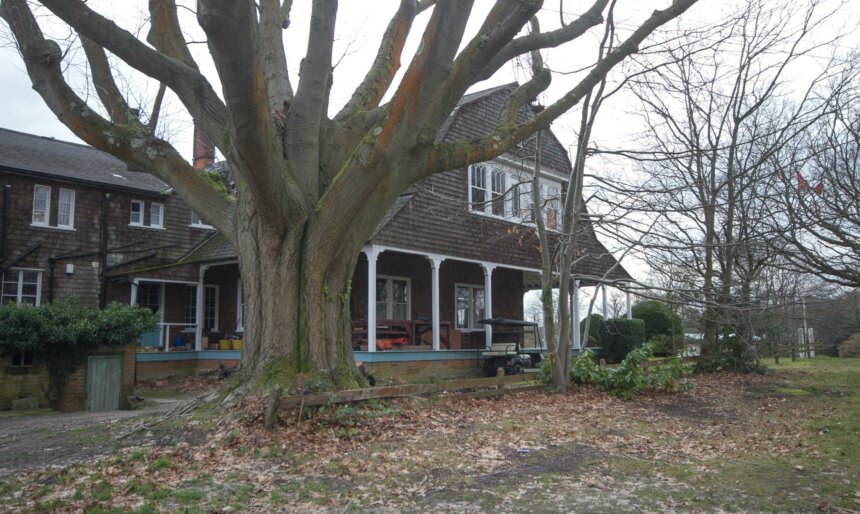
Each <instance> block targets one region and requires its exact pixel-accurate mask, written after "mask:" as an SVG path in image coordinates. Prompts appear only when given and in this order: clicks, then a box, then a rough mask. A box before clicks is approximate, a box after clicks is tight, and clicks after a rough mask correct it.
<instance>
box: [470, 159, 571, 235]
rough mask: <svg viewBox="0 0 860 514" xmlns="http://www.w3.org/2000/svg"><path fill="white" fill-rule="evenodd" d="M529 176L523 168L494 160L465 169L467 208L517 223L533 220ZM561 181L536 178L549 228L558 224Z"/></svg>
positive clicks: (531, 182)
mask: <svg viewBox="0 0 860 514" xmlns="http://www.w3.org/2000/svg"><path fill="white" fill-rule="evenodd" d="M532 188H533V179H532V176H531V173H530V172H529V171H526V170H522V171H517V170H514V169H513V168H512V167H508V166H505V165H503V164H498V163H482V164H475V165H472V166H471V167H470V168H469V210H471V211H472V212H477V213H481V214H487V215H491V216H493V217H497V218H503V219H506V220H510V221H514V222H517V223H533V222H534V210H533V205H534V201H533V199H532ZM560 192H561V183H560V182H558V181H556V180H552V179H549V178H546V177H541V180H540V202H541V212H542V213H543V218H544V220H545V222H546V225H547V227H548V228H550V229H558V227H559V225H560V221H559V216H560V211H561V209H560V205H561V194H560Z"/></svg>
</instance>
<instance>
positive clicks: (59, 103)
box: [0, 0, 232, 233]
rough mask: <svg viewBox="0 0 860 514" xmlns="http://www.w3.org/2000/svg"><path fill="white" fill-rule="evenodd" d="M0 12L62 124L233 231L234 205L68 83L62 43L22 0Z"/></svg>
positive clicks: (160, 144) (171, 152) (12, 0)
mask: <svg viewBox="0 0 860 514" xmlns="http://www.w3.org/2000/svg"><path fill="white" fill-rule="evenodd" d="M0 16H2V17H3V18H4V19H5V20H6V22H7V23H8V24H9V27H10V28H11V30H12V33H13V35H14V37H15V40H16V42H17V44H18V48H19V51H20V52H21V55H22V57H23V59H24V64H25V66H26V67H27V73H28V74H29V76H30V78H31V80H32V81H33V88H34V89H35V90H36V92H38V93H39V95H41V96H42V98H43V100H44V101H45V103H46V104H47V105H48V107H49V108H50V109H51V110H52V111H53V112H54V114H55V115H56V116H57V118H59V120H60V121H61V122H62V123H63V124H65V125H66V126H67V127H69V129H70V130H71V131H72V132H74V133H75V134H76V135H77V136H78V137H80V138H81V139H83V140H84V141H86V142H87V143H89V144H91V145H93V146H94V147H96V148H98V149H100V150H103V151H106V152H108V153H110V154H112V155H114V156H116V157H118V158H119V159H121V160H123V161H125V162H127V163H129V164H130V165H132V166H133V167H132V169H139V170H142V171H146V172H149V173H152V174H154V175H156V176H158V177H159V178H161V179H162V180H164V181H165V182H167V183H168V184H170V185H171V186H173V187H174V189H176V191H177V193H179V194H180V195H181V196H182V197H183V198H185V199H186V201H188V203H189V204H190V205H191V207H192V208H193V209H194V210H195V211H197V212H198V213H200V215H201V216H203V217H204V218H205V219H206V220H207V221H209V222H210V223H212V224H213V225H215V226H216V227H218V228H219V229H220V230H223V231H225V232H226V233H231V229H232V208H231V206H232V203H231V202H230V201H229V200H228V199H227V198H226V197H225V196H223V195H222V194H221V193H219V192H217V191H216V190H215V189H214V188H212V187H211V186H210V185H209V184H208V183H207V182H206V180H205V179H204V178H203V177H201V176H200V175H198V174H197V173H196V171H195V170H194V168H192V167H191V166H190V165H189V164H188V162H186V160H185V159H183V158H182V156H181V155H180V154H179V153H178V152H177V151H176V150H175V149H174V148H173V147H172V146H171V145H170V144H169V143H167V142H166V141H163V140H161V139H157V138H154V137H151V135H150V134H149V132H148V129H147V128H146V127H144V126H142V125H141V124H139V123H137V124H134V125H132V126H130V125H120V124H117V123H111V122H110V121H108V120H106V119H104V118H102V117H101V116H99V115H98V113H96V112H95V111H93V110H92V109H90V108H89V107H88V106H87V104H86V102H84V101H83V100H82V99H81V98H80V97H79V96H78V95H77V94H76V93H75V92H74V91H73V90H72V89H71V88H70V87H69V85H68V84H67V83H66V82H65V80H64V79H63V75H62V71H61V67H60V65H61V61H62V54H61V52H60V47H59V45H58V44H57V43H56V42H55V41H51V40H48V39H45V38H44V37H43V35H42V31H41V29H40V28H39V26H38V24H37V22H36V19H35V17H34V16H33V13H32V12H31V11H30V9H29V7H28V5H27V2H26V0H3V1H2V3H0Z"/></svg>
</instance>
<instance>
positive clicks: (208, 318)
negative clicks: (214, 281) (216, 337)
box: [203, 286, 218, 330]
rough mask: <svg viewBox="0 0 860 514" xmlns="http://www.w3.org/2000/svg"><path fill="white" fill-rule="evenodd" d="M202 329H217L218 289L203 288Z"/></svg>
mask: <svg viewBox="0 0 860 514" xmlns="http://www.w3.org/2000/svg"><path fill="white" fill-rule="evenodd" d="M203 328H206V329H209V330H212V329H215V328H218V287H217V286H205V287H204V289H203Z"/></svg>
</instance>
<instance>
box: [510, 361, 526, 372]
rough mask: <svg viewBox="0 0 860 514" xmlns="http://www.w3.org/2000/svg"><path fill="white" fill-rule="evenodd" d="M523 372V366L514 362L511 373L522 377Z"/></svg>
mask: <svg viewBox="0 0 860 514" xmlns="http://www.w3.org/2000/svg"><path fill="white" fill-rule="evenodd" d="M524 371H525V368H523V364H522V363H521V362H516V363H514V365H513V366H512V367H511V373H512V374H514V375H522V374H523V372H524Z"/></svg>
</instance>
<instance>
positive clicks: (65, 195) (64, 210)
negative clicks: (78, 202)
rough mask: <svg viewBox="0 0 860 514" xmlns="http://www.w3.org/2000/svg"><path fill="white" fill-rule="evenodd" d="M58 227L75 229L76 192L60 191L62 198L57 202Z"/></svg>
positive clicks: (69, 190)
mask: <svg viewBox="0 0 860 514" xmlns="http://www.w3.org/2000/svg"><path fill="white" fill-rule="evenodd" d="M57 226H58V227H60V228H74V227H75V192H74V191H72V190H71V189H60V198H59V201H58V202H57Z"/></svg>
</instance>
